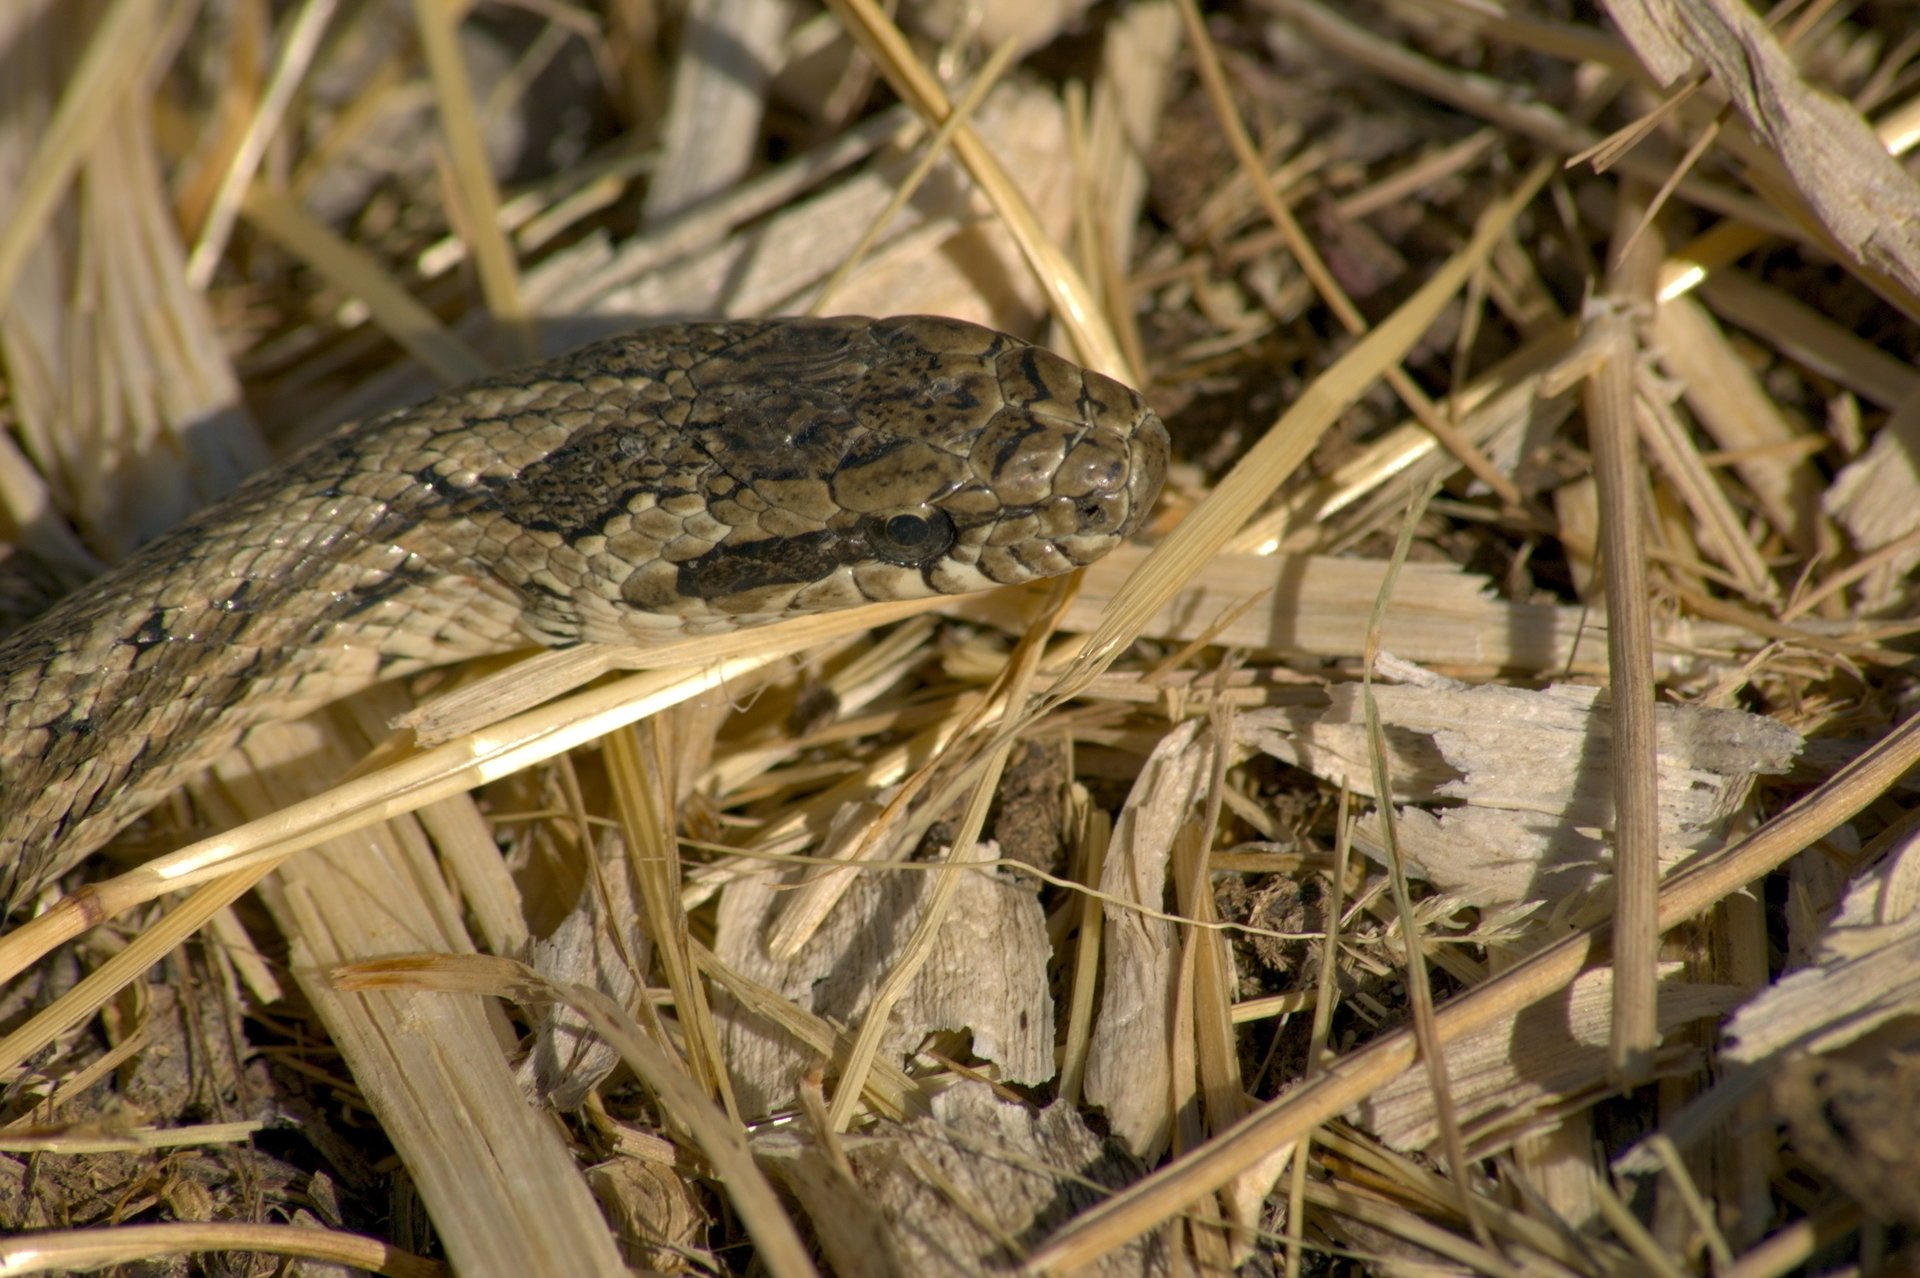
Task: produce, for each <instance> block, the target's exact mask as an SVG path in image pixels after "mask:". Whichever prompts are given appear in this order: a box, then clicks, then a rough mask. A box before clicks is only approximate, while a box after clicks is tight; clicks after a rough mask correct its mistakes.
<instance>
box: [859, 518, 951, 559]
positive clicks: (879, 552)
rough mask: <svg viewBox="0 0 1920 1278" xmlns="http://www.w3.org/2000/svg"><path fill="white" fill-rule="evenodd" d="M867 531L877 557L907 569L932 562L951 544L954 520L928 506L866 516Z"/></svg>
mask: <svg viewBox="0 0 1920 1278" xmlns="http://www.w3.org/2000/svg"><path fill="white" fill-rule="evenodd" d="M866 532H867V544H868V545H869V546H871V547H873V553H874V555H875V556H876V557H878V558H880V559H884V560H886V561H887V562H888V563H892V564H900V565H903V566H905V567H908V568H918V567H920V566H921V565H922V564H929V563H932V562H933V561H934V560H936V559H938V558H939V557H940V556H941V555H943V554H945V553H946V550H947V547H949V546H951V545H953V521H952V520H951V519H949V518H947V514H946V512H945V511H943V510H934V509H932V508H931V507H927V506H922V507H920V508H919V509H918V510H903V511H899V512H897V513H895V514H891V515H872V516H869V517H868V519H867V528H866Z"/></svg>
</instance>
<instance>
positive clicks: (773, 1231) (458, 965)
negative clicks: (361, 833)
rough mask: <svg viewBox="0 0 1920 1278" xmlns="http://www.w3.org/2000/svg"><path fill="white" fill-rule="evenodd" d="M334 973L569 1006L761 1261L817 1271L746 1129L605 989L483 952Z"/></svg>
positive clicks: (356, 981) (377, 985)
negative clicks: (653, 1107)
mask: <svg viewBox="0 0 1920 1278" xmlns="http://www.w3.org/2000/svg"><path fill="white" fill-rule="evenodd" d="M331 975H332V977H333V981H334V984H335V986H336V987H337V988H338V989H339V990H341V991H342V992H357V991H368V990H433V991H439V992H443V993H452V994H481V995H492V996H498V997H503V998H510V999H513V1000H514V1001H515V1002H518V1003H550V1002H555V1001H558V1002H563V1003H566V1004H567V1005H568V1006H569V1007H571V1008H573V1009H574V1010H575V1011H577V1012H579V1013H580V1014H581V1015H582V1016H584V1017H585V1018H586V1019H587V1021H588V1022H589V1023H590V1024H591V1025H592V1026H593V1031H594V1033H596V1034H598V1035H599V1036H600V1037H601V1038H602V1039H604V1040H606V1042H607V1043H608V1045H609V1046H611V1047H612V1048H613V1049H614V1050H615V1051H617V1052H619V1053H620V1059H621V1060H622V1061H624V1062H625V1063H626V1065H627V1066H628V1068H630V1069H632V1070H633V1072H634V1073H635V1074H636V1075H637V1076H638V1077H639V1079H640V1081H641V1082H642V1083H644V1084H645V1085H646V1087H647V1090H649V1091H650V1092H652V1093H653V1094H654V1096H655V1097H656V1098H658V1101H659V1104H660V1108H661V1112H662V1113H664V1114H667V1115H670V1116H671V1118H670V1121H672V1122H674V1123H676V1124H677V1125H678V1126H680V1127H682V1128H683V1129H685V1130H686V1131H687V1132H688V1134H689V1135H690V1136H691V1137H692V1139H693V1142H694V1143H695V1145H696V1146H697V1147H698V1148H699V1150H700V1152H701V1153H702V1154H704V1155H705V1156H706V1158H707V1160H708V1162H709V1163H710V1164H711V1166H712V1167H713V1169H714V1173H715V1178H716V1180H718V1181H719V1182H720V1184H722V1185H723V1186H724V1187H725V1190H726V1194H727V1197H728V1200H729V1201H731V1202H732V1204H733V1206H734V1207H735V1209H736V1210H738V1211H739V1213H740V1217H741V1220H742V1222H743V1223H744V1224H745V1225H746V1227H747V1231H748V1232H749V1233H750V1234H752V1235H753V1240H754V1244H755V1247H756V1252H755V1257H754V1258H755V1259H756V1260H757V1261H758V1262H760V1263H761V1264H763V1265H765V1266H766V1267H767V1269H768V1270H769V1271H771V1272H772V1273H774V1274H775V1275H778V1276H780V1278H799V1276H800V1275H810V1274H813V1273H816V1272H817V1271H816V1270H815V1269H814V1267H813V1263H812V1261H810V1260H809V1259H808V1258H807V1250H806V1247H805V1246H804V1245H803V1244H802V1243H801V1242H800V1238H799V1236H798V1235H797V1234H796V1233H795V1232H794V1229H793V1222H792V1221H791V1220H789V1219H788V1217H787V1214H786V1212H785V1210H784V1209H783V1208H782V1207H781V1205H780V1200H779V1198H778V1197H777V1196H776V1195H775V1194H774V1192H773V1187H772V1186H771V1185H769V1184H768V1183H767V1181H766V1178H765V1177H764V1176H762V1175H761V1174H760V1170H759V1168H758V1167H757V1166H755V1164H754V1161H753V1154H752V1153H751V1151H749V1150H748V1148H747V1142H746V1137H745V1134H744V1133H743V1132H742V1130H741V1128H740V1125H739V1124H738V1123H736V1122H734V1121H733V1120H732V1119H729V1118H728V1117H727V1115H725V1114H724V1113H722V1112H721V1111H720V1109H719V1108H718V1107H717V1106H715V1105H714V1103H713V1102H712V1101H711V1100H709V1099H708V1098H707V1097H706V1096H705V1095H703V1094H702V1093H701V1091H700V1089H699V1087H698V1086H697V1085H696V1084H695V1083H694V1082H693V1080H692V1079H691V1078H689V1077H688V1076H687V1074H686V1072H685V1071H684V1070H682V1069H681V1068H680V1063H679V1062H678V1061H677V1060H676V1059H675V1058H674V1057H673V1056H671V1055H669V1054H668V1053H667V1052H666V1051H665V1050H663V1049H662V1048H660V1047H659V1046H657V1045H656V1044H654V1043H653V1042H652V1041H650V1040H649V1039H648V1038H647V1036H646V1035H645V1034H644V1033H641V1032H640V1031H639V1028H638V1026H636V1025H635V1024H634V1022H633V1020H632V1018H631V1017H629V1016H628V1015H627V1014H626V1012H625V1010H624V1009H622V1008H621V1006H620V1005H619V1004H618V1003H616V1002H615V1001H614V1000H613V999H611V998H609V997H608V996H607V995H605V994H603V993H601V992H600V991H599V990H596V989H590V988H588V987H586V986H583V985H569V984H562V983H558V982H554V981H549V980H547V979H546V978H545V977H543V976H541V975H540V974H539V973H537V972H535V971H533V969H531V968H529V967H526V966H525V965H524V964H521V963H517V962H514V961H513V960H511V959H503V958H494V957H491V956H487V955H477V954H475V955H451V954H430V955H424V956H416V957H411V958H395V959H383V960H379V961H377V962H370V963H355V964H349V965H347V966H343V967H340V968H336V969H335V970H334V971H333V972H332V974H331Z"/></svg>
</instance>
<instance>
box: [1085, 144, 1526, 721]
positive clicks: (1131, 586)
mask: <svg viewBox="0 0 1920 1278" xmlns="http://www.w3.org/2000/svg"><path fill="white" fill-rule="evenodd" d="M1546 178H1547V170H1546V168H1545V167H1544V166H1541V167H1537V168H1536V169H1535V170H1534V172H1533V173H1532V175H1531V176H1530V177H1529V178H1528V179H1526V180H1524V181H1522V182H1521V183H1520V185H1519V187H1518V188H1517V189H1516V190H1515V192H1514V193H1513V194H1512V195H1511V196H1509V197H1508V198H1507V199H1506V200H1504V201H1502V202H1501V203H1500V204H1498V205H1496V206H1494V207H1493V208H1492V209H1490V210H1489V211H1488V212H1487V214H1486V216H1485V217H1483V218H1482V219H1481V222H1480V225H1479V226H1478V227H1477V228H1476V230H1475V233H1474V238H1473V241H1472V242H1471V243H1470V244H1468V245H1467V246H1465V247H1464V248H1463V249H1462V250H1461V251H1460V252H1459V253H1457V254H1455V255H1454V256H1453V257H1452V258H1451V259H1449V260H1448V262H1447V264H1446V265H1445V266H1444V267H1442V268H1441V269H1440V270H1438V271H1436V272H1434V274H1433V276H1432V278H1430V279H1429V280H1427V282H1426V283H1425V284H1423V285H1421V287H1420V290H1419V291H1418V292H1417V293H1415V294H1414V295H1413V296H1412V297H1411V298H1409V299H1407V302H1406V303H1405V304H1404V305H1403V306H1401V307H1400V309H1399V310H1397V311H1395V312H1394V314H1393V316H1392V317H1391V318H1390V319H1388V320H1387V321H1386V322H1384V323H1382V324H1379V325H1377V326H1376V327H1375V328H1374V329H1373V331H1372V332H1370V333H1368V334H1367V336H1366V337H1365V338H1363V339H1361V340H1360V341H1359V342H1357V343H1356V344H1355V345H1354V347H1353V349H1352V350H1351V351H1349V352H1348V353H1347V354H1346V355H1345V356H1344V357H1343V358H1342V359H1341V360H1340V362H1339V363H1337V364H1335V365H1334V366H1333V367H1332V368H1330V369H1328V370H1327V372H1326V373H1325V374H1324V375H1322V376H1321V377H1320V378H1319V379H1318V380H1317V381H1315V382H1314V384H1313V385H1312V386H1310V387H1308V388H1307V389H1306V391H1305V392H1304V393H1303V394H1302V395H1301V396H1300V398H1299V399H1298V400H1296V401H1295V402H1294V404H1293V407H1291V408H1289V409H1288V410H1287V412H1286V413H1285V414H1284V415H1283V416H1282V417H1281V418H1280V420H1279V421H1277V422H1275V423H1274V424H1273V426H1272V427H1271V428H1269V429H1268V431H1267V433H1266V434H1265V435H1263V436H1261V438H1260V441H1259V442H1258V443H1257V444H1255V445H1254V446H1253V447H1252V448H1251V449H1249V450H1248V451H1247V454H1246V456H1245V457H1243V458H1242V459H1241V460H1240V461H1239V462H1238V463H1237V464H1236V465H1235V466H1234V468H1233V470H1232V471H1231V472H1230V473H1229V474H1228V475H1227V476H1226V477H1225V478H1224V479H1222V480H1221V481H1220V483H1219V484H1217V485H1216V486H1215V487H1214V490H1213V492H1212V493H1211V494H1209V495H1208V497H1207V499H1206V500H1205V501H1204V502H1202V503H1201V504H1200V505H1199V506H1198V507H1196V508H1195V509H1194V510H1193V511H1192V512H1190V513H1189V514H1188V515H1187V517H1186V518H1185V519H1184V520H1182V521H1181V523H1180V526H1179V527H1178V528H1176V529H1174V530H1173V532H1172V533H1171V534H1170V535H1169V536H1168V537H1167V538H1166V539H1165V540H1164V541H1162V542H1161V543H1160V544H1159V545H1158V546H1156V547H1154V550H1153V553H1152V554H1151V555H1149V556H1148V557H1147V559H1146V561H1145V562H1143V563H1142V564H1141V565H1140V566H1139V568H1137V569H1136V570H1135V571H1134V573H1133V575H1132V576H1131V577H1129V578H1128V580H1127V585H1126V587H1125V589H1124V590H1123V591H1122V593H1120V594H1119V595H1117V596H1115V598H1114V600H1113V603H1112V605H1111V606H1110V607H1109V609H1108V611H1107V613H1106V615H1105V616H1104V617H1103V618H1102V619H1101V622H1100V625H1099V627H1098V628H1097V629H1096V630H1095V631H1094V632H1093V634H1092V635H1091V636H1090V637H1089V638H1088V639H1087V645H1086V649H1085V651H1084V652H1083V653H1082V655H1081V656H1080V657H1079V658H1078V659H1077V660H1076V661H1075V662H1074V665H1073V668H1072V669H1071V670H1069V671H1068V672H1067V673H1066V674H1065V675H1063V676H1061V678H1060V679H1059V681H1058V682H1056V683H1055V684H1054V686H1053V687H1052V688H1051V689H1050V690H1049V692H1048V695H1049V696H1050V697H1051V698H1054V699H1055V700H1062V701H1064V700H1065V699H1067V698H1068V697H1071V696H1073V695H1074V694H1075V693H1077V692H1079V691H1080V690H1082V689H1084V688H1085V687H1086V686H1087V685H1088V684H1090V683H1091V682H1092V681H1093V679H1094V678H1095V677H1097V676H1098V675H1099V674H1100V672H1101V671H1103V670H1105V669H1106V668H1107V667H1108V666H1109V665H1110V664H1112V662H1113V661H1114V659H1115V658H1116V657H1118V656H1119V655H1120V653H1121V652H1122V651H1123V650H1124V649H1125V648H1126V646H1127V645H1128V644H1130V643H1132V642H1133V640H1134V638H1135V637H1136V636H1138V635H1139V634H1140V633H1141V631H1142V630H1143V629H1144V628H1145V626H1146V624H1147V620H1148V618H1150V617H1152V616H1153V614H1154V613H1155V612H1157V611H1158V610H1159V609H1160V608H1161V607H1162V606H1164V605H1165V604H1166V602H1167V601H1168V600H1169V599H1171V598H1172V597H1173V595H1174V594H1175V592H1177V591H1178V590H1179V589H1180V587H1181V586H1182V585H1183V584H1184V583H1185V582H1187V581H1188V580H1189V579H1191V578H1192V577H1193V575H1194V574H1195V573H1196V572H1198V571H1199V570H1200V568H1201V566H1202V565H1203V564H1205V563H1206V562H1207V561H1208V560H1210V559H1212V558H1213V557H1214V556H1215V555H1217V554H1219V553H1220V551H1221V550H1222V549H1223V548H1224V547H1225V546H1226V544H1227V540H1228V538H1230V537H1232V536H1233V534H1234V533H1235V532H1237V531H1239V529H1240V527H1241V525H1242V524H1244V523H1246V521H1247V520H1248V519H1250V518H1252V516H1253V513H1254V512H1255V511H1256V510H1258V509H1259V508H1260V505H1261V503H1262V502H1264V501H1265V500H1266V498H1267V496H1268V495H1269V494H1271V493H1272V492H1273V491H1274V490H1275V489H1277V488H1278V487H1279V486H1280V485H1281V483H1282V482H1283V481H1284V480H1285V479H1286V478H1287V476H1288V475H1290V474H1292V473H1293V470H1294V468H1295V467H1296V466H1298V465H1299V464H1300V462H1301V461H1302V460H1303V459H1304V458H1305V457H1306V456H1307V454H1308V453H1309V452H1310V451H1312V449H1313V446H1314V444H1315V443H1316V442H1317V441H1318V440H1319V439H1320V436H1321V435H1322V434H1323V433H1324V432H1325V431H1326V430H1327V429H1328V428H1329V427H1331V426H1332V425H1333V423H1334V420H1335V419H1336V418H1337V417H1338V416H1339V415H1340V413H1341V412H1342V411H1344V410H1345V409H1346V408H1347V407H1348V406H1349V405H1350V404H1352V403H1353V402H1354V400H1356V399H1358V398H1359V397H1360V395H1361V394H1362V393H1363V392H1364V391H1365V390H1366V389H1367V387H1369V386H1371V385H1372V384H1373V382H1374V380H1375V379H1376V378H1378V377H1380V376H1381V375H1382V374H1383V373H1384V372H1385V371H1386V370H1387V369H1388V368H1390V367H1392V366H1393V365H1394V364H1395V363H1396V362H1397V361H1398V360H1399V359H1400V358H1401V357H1402V356H1403V355H1404V354H1405V352H1406V351H1407V349H1408V348H1409V347H1410V346H1412V345H1413V343H1414V342H1415V341H1416V340H1418V338H1419V336H1420V335H1421V334H1422V333H1424V332H1425V331H1426V329H1427V326H1428V325H1430V324H1431V323H1432V322H1433V319H1434V316H1435V315H1437V314H1438V313H1439V310H1440V308H1441V307H1442V306H1443V305H1445V304H1446V302H1447V301H1448V299H1450V298H1451V297H1452V296H1453V294H1454V293H1455V292H1456V291H1458V290H1459V289H1460V288H1461V286H1463V285H1464V284H1465V283H1466V281H1467V277H1468V275H1470V274H1471V273H1472V272H1473V271H1474V270H1475V269H1476V268H1477V267H1478V265H1479V264H1480V262H1481V261H1482V260H1484V258H1485V257H1486V255H1487V254H1488V253H1490V252H1492V251H1493V247H1494V245H1495V244H1496V243H1497V242H1498V240H1499V239H1500V237H1501V236H1503V235H1505V234H1506V232H1507V227H1508V225H1509V224H1510V223H1511V221H1512V218H1513V216H1514V214H1515V213H1516V212H1517V211H1518V210H1519V209H1520V208H1522V207H1524V206H1525V205H1526V204H1527V203H1528V202H1529V201H1531V200H1532V198H1533V195H1534V193H1535V192H1536V191H1537V190H1538V189H1539V187H1540V184H1541V183H1542V182H1544V181H1546Z"/></svg>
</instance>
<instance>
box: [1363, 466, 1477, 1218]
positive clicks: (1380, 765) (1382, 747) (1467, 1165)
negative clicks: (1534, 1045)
mask: <svg viewBox="0 0 1920 1278" xmlns="http://www.w3.org/2000/svg"><path fill="white" fill-rule="evenodd" d="M1438 490H1439V486H1438V484H1437V483H1429V484H1428V485H1427V487H1426V489H1425V490H1424V491H1423V492H1421V493H1420V494H1419V495H1418V496H1416V497H1415V498H1414V500H1413V501H1412V503H1411V504H1409V506H1408V507H1407V514H1406V518H1404V519H1402V520H1401V521H1400V535H1399V536H1398V537H1397V538H1396V539H1395V540H1394V546H1393V557H1392V559H1391V561H1390V565H1389V567H1388V569H1387V575H1386V577H1385V579H1384V580H1382V581H1381V583H1380V596H1379V598H1378V599H1376V600H1375V601H1374V605H1373V616H1372V617H1371V618H1370V619H1369V621H1368V623H1367V649H1366V656H1365V659H1364V662H1363V664H1362V667H1361V705H1362V713H1363V714H1364V716H1365V719H1366V729H1367V759H1368V764H1369V765H1370V769H1371V772H1372V775H1373V792H1374V793H1375V794H1377V795H1380V796H1382V798H1381V801H1380V803H1379V805H1378V806H1379V812H1380V832H1381V834H1382V836H1383V841H1384V842H1385V844H1386V849H1387V864H1388V871H1389V875H1390V877H1391V881H1392V884H1393V904H1394V911H1395V913H1396V915H1397V916H1398V918H1399V920H1400V939H1401V941H1402V942H1403V943H1404V944H1405V945H1406V952H1407V994H1408V998H1409V1001H1410V1002H1411V1004H1412V1008H1413V1033H1414V1038H1415V1040H1416V1041H1417V1042H1418V1043H1419V1045H1420V1057H1421V1059H1422V1060H1423V1061H1424V1062H1425V1063H1426V1067H1427V1078H1428V1082H1429V1084H1430V1086H1431V1088H1432V1091H1433V1107H1434V1114H1435V1117H1436V1118H1437V1119H1438V1121H1439V1124H1440V1138H1441V1143H1442V1145H1443V1147H1444V1148H1445V1149H1446V1151H1447V1166H1448V1168H1449V1169H1450V1170H1451V1171H1452V1172H1453V1189H1454V1193H1455V1200H1456V1201H1457V1202H1458V1204H1459V1206H1460V1214H1461V1215H1462V1216H1464V1217H1465V1218H1466V1221H1467V1224H1468V1226H1469V1227H1470V1228H1471V1229H1472V1230H1473V1236H1474V1239H1475V1241H1477V1242H1478V1243H1479V1244H1480V1245H1481V1246H1482V1247H1485V1248H1486V1249H1487V1250H1488V1251H1489V1252H1491V1251H1493V1249H1494V1247H1493V1234H1492V1233H1491V1232H1490V1231H1489V1230H1488V1228H1487V1222H1486V1219H1485V1218H1484V1217H1483V1216H1482V1215H1481V1213H1480V1209H1479V1205H1478V1203H1477V1202H1476V1201H1475V1195H1474V1192H1473V1183H1472V1170H1473V1164H1472V1163H1471V1162H1469V1161H1468V1159H1467V1147H1466V1142H1465V1141H1464V1140H1462V1139H1461V1136H1460V1116H1459V1114H1458V1113H1456V1112H1455V1110H1454V1106H1453V1088H1452V1086H1451V1084H1450V1082H1449V1080H1448V1078H1447V1056H1446V1053H1445V1052H1443V1051H1441V1050H1440V1043H1439V1039H1438V1037H1437V1036H1436V1034H1435V1032H1434V1025H1433V980H1432V978H1431V977H1430V976H1429V975H1428V972H1427V955H1426V945H1425V942H1424V941H1423V940H1422V939H1421V933H1420V921H1419V919H1418V918H1417V917H1416V916H1415V915H1414V911H1413V889H1412V888H1411V887H1410V886H1409V885H1408V883H1407V867H1406V863H1405V862H1404V861H1403V860H1402V859H1401V857H1400V843H1399V840H1398V839H1397V838H1396V837H1395V833H1394V831H1395V825H1394V815H1393V803H1392V800H1391V799H1390V798H1388V797H1386V796H1390V795H1392V794H1393V792H1394V791H1393V786H1392V783H1391V781H1390V780H1389V778H1388V776H1387V740H1386V732H1385V729H1384V728H1382V727H1381V725H1380V707H1379V703H1378V701H1377V700H1376V699H1375V697H1374V695H1373V672H1374V667H1375V666H1376V665H1377V664H1378V661H1379V657H1380V630H1381V627H1382V625H1383V624H1384V623H1385V621H1386V613H1387V606H1388V602H1389V600H1391V599H1392V597H1393V583H1394V581H1395V579H1396V578H1397V577H1398V575H1399V570H1400V566H1401V565H1402V564H1404V563H1406V561H1407V551H1408V550H1409V549H1410V548H1411V547H1412V546H1413V534H1414V529H1415V528H1416V527H1418V525H1419V522H1420V516H1421V515H1422V514H1424V513H1425V512H1426V508H1427V503H1428V502H1430V501H1432V500H1433V497H1434V494H1435V493H1436V492H1437V491H1438Z"/></svg>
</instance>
